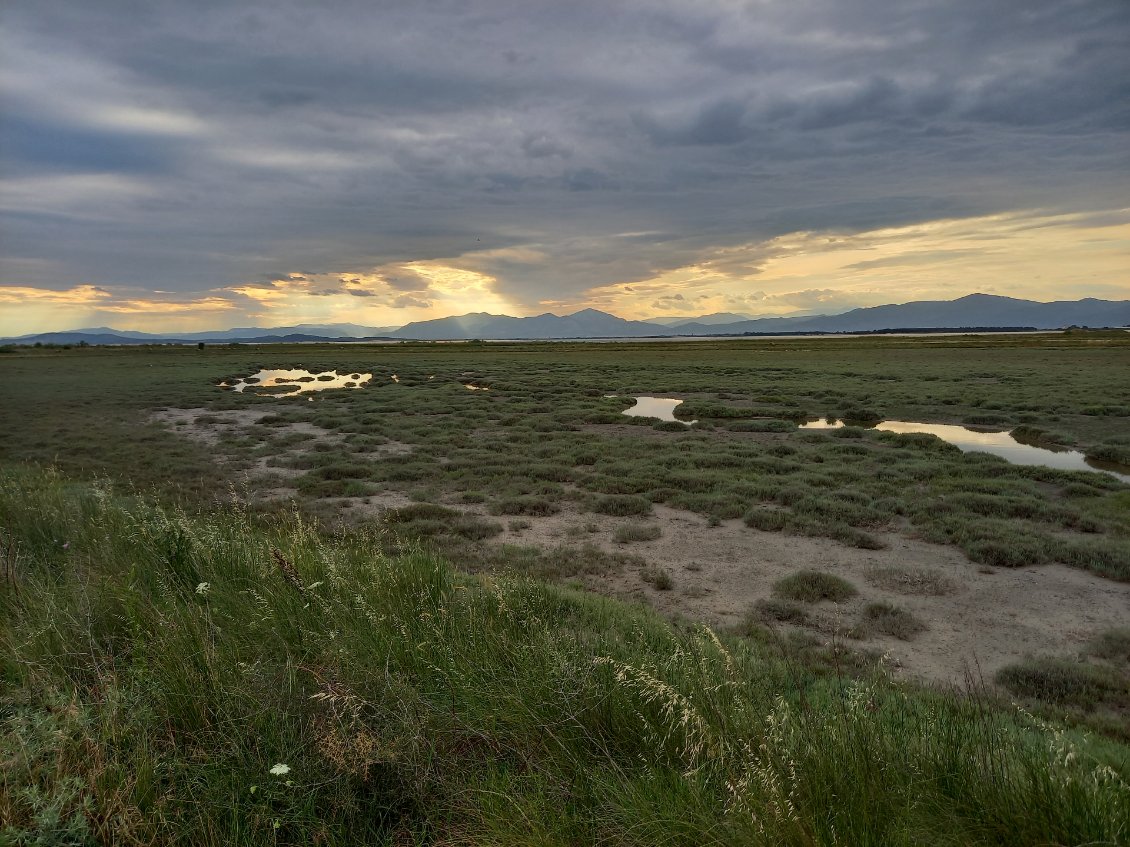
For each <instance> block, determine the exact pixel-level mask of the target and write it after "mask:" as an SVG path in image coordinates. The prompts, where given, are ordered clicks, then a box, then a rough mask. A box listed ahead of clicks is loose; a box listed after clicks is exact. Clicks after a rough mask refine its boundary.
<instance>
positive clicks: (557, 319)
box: [0, 294, 1130, 344]
mask: <svg viewBox="0 0 1130 847" xmlns="http://www.w3.org/2000/svg"><path fill="white" fill-rule="evenodd" d="M725 317H729V315H727V314H726V313H719V314H715V315H705V316H703V317H702V318H697V319H694V320H693V321H692V322H690V323H682V324H679V325H677V326H661V325H657V324H655V323H650V322H648V321H629V320H625V319H623V318H618V317H616V316H615V315H610V314H608V313H607V312H601V311H598V310H597V309H583V310H581V311H579V312H575V313H574V314H571V315H554V314H551V313H549V312H546V313H545V314H543V315H535V316H533V317H528V318H515V317H511V316H509V315H492V314H490V313H488V312H472V313H470V314H467V315H457V316H453V317H448V318H439V319H437V320H431V321H417V322H414V323H410V324H407V325H406V326H403V327H401V328H400V329H393V328H391V327H366V326H361V325H358V324H299V325H297V326H284V327H269V328H264V327H240V328H235V329H224V330H214V331H211V332H193V333H180V334H175V335H173V334H170V335H157V334H152V333H144V332H134V331H130V330H116V329H112V328H110V327H92V328H89V329H82V330H72V331H69V332H46V333H39V334H35V335H24V336H20V337H19V338H8V339H0V342H9V343H12V342H15V343H18V344H34V343H36V342H40V343H43V344H79V343H81V342H83V341H85V342H86V343H87V344H168V343H173V344H189V343H195V342H198V341H207V342H211V343H225V342H233V341H238V342H244V343H256V342H258V343H268V342H275V343H278V342H299V341H306V342H314V341H337V340H343V341H346V340H354V339H374V338H398V339H404V340H408V339H418V340H422V341H438V340H447V339H468V338H485V339H500V338H517V339H538V338H643V337H649V336H650V337H655V336H669V335H670V336H676V335H741V334H743V333H779V332H871V331H876V330H890V329H926V328H931V329H962V328H975V327H1035V328H1037V329H1059V328H1062V327H1067V326H1089V327H1106V326H1130V300H1096V299H1094V298H1086V299H1084V300H1062V301H1057V302H1054V303H1038V302H1035V301H1032V300H1018V299H1016V298H1013V297H999V296H996V295H993V294H970V295H968V296H966V297H960V298H958V299H957V300H923V301H918V302H914V303H903V304H900V305H889V306H872V307H869V308H864V309H853V310H852V311H850V312H845V313H843V314H842V315H809V316H805V317H799V318H757V319H752V320H739V321H733V322H730V323H714V322H712V321H713V320H715V319H722V318H725ZM708 321H710V322H708Z"/></svg>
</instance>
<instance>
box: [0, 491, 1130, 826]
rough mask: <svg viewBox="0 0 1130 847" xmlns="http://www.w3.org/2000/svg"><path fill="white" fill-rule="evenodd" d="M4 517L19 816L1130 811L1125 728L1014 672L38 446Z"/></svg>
mask: <svg viewBox="0 0 1130 847" xmlns="http://www.w3.org/2000/svg"><path fill="white" fill-rule="evenodd" d="M407 514H408V515H410V516H411V517H410V519H411V520H449V519H452V518H453V516H451V515H447V514H446V513H439V512H434V511H430V510H426V509H425V510H422V511H417V512H412V511H408V513H407ZM404 515H405V512H404V511H401V512H400V516H401V517H402V518H403V517H404ZM396 522H397V521H394V523H396ZM0 526H3V527H4V532H5V534H6V537H5V539H4V544H3V545H0V549H3V550H4V577H5V579H4V582H3V588H2V590H0V604H2V608H3V615H2V617H0V719H2V720H3V724H4V732H3V734H2V735H0V761H3V763H4V764H3V768H2V769H0V821H2V822H3V823H2V826H3V827H4V829H3V835H2V837H3V838H4V839H5V840H6V841H7V842H10V843H17V844H19V843H40V844H51V843H57V844H64V843H65V844H76V843H88V842H101V843H115V844H126V843H139V844H145V843H164V844H185V845H188V844H191V845H240V844H248V845H250V844H255V845H259V844H296V845H297V844H311V843H318V844H326V845H335V844H341V845H345V844H350V845H353V844H401V843H420V844H424V843H434V844H439V843H448V844H450V843H460V844H484V843H490V844H529V843H544V844H592V843H615V844H627V845H650V844H656V843H663V844H667V845H679V844H686V845H700V844H703V843H710V844H718V845H724V844H734V845H746V844H766V845H768V844H773V845H810V844H831V843H843V844H905V845H911V844H922V843H932V844H969V845H996V844H1006V843H1008V844H1012V843H1016V844H1082V843H1117V842H1119V841H1120V840H1122V839H1123V838H1124V837H1125V834H1126V833H1127V832H1128V831H1130V788H1128V787H1127V781H1128V780H1130V755H1128V753H1130V751H1128V750H1127V748H1126V747H1125V746H1122V745H1119V744H1117V743H1115V742H1112V741H1107V740H1102V739H1097V738H1094V737H1087V736H1084V735H1082V734H1079V733H1073V732H1070V731H1064V730H1063V729H1062V728H1060V727H1056V726H1054V725H1046V724H1044V723H1043V722H1041V721H1037V720H1035V719H1033V718H1030V717H1028V716H1027V715H1026V714H1025V713H1023V712H1019V711H1016V710H1014V709H1011V708H1009V707H1007V706H1005V705H1002V704H996V703H994V702H993V701H991V700H989V699H985V698H984V697H983V696H973V697H958V696H953V695H945V694H941V693H937V692H930V691H926V690H916V689H913V688H907V687H903V686H896V685H894V684H892V683H891V682H889V681H888V680H886V679H884V678H882V677H869V676H863V677H862V678H854V679H853V678H852V677H851V676H845V675H843V674H842V673H841V674H835V673H832V674H828V673H826V672H821V671H813V670H806V669H805V668H804V666H803V665H798V664H796V663H795V662H792V661H785V660H784V659H783V658H782V655H781V653H780V652H778V651H777V650H775V649H774V648H773V647H772V646H771V645H769V644H767V643H763V642H762V641H759V640H757V639H753V638H748V639H740V638H739V639H733V640H731V639H729V638H719V637H718V636H716V635H714V634H713V633H711V632H710V631H709V630H704V629H701V628H691V629H685V630H684V629H681V628H675V627H673V626H672V625H670V624H668V623H665V622H663V621H661V620H660V619H659V618H657V617H656V616H654V615H653V614H650V613H647V612H645V611H642V610H639V609H635V608H632V607H627V606H624V605H620V604H618V603H616V602H613V601H610V600H604V599H600V598H596V597H593V596H588V595H584V594H581V593H577V592H573V591H570V590H567V589H564V588H560V587H554V586H550V585H546V584H544V583H541V582H536V581H530V580H526V579H521V578H501V577H488V576H479V577H475V576H469V575H466V574H460V573H457V572H455V571H453V570H451V569H450V568H449V567H448V566H447V565H445V564H444V563H443V562H441V561H439V560H437V559H435V558H434V557H432V556H430V555H427V554H424V553H421V552H408V553H406V554H404V555H401V556H398V557H388V556H385V555H382V554H380V553H378V552H375V549H374V538H373V537H371V536H370V535H367V534H365V533H343V534H339V535H338V536H337V537H335V538H328V537H326V536H324V535H322V534H320V533H319V532H317V531H316V530H315V528H314V527H313V526H311V525H310V524H309V523H306V522H304V521H302V520H298V519H295V518H294V517H293V516H291V517H287V518H285V519H275V518H273V517H271V516H266V517H258V516H256V515H254V514H248V513H245V512H243V511H241V510H239V509H233V508H231V507H228V508H225V509H222V510H218V511H213V510H210V509H208V510H201V511H199V512H198V513H197V514H195V515H190V514H187V513H185V512H183V511H180V510H176V509H172V508H168V507H160V506H157V505H155V504H153V503H151V502H148V501H147V500H145V499H143V498H138V497H122V496H120V495H118V494H116V493H115V492H114V491H113V490H111V488H110V487H109V486H107V485H104V484H97V485H93V486H92V485H88V484H85V483H74V482H71V481H69V480H68V479H66V478H64V477H61V476H58V475H51V474H45V473H41V472H37V471H32V470H12V469H10V470H7V471H5V472H3V476H2V477H0ZM155 633H159V637H154V634H155ZM1104 690H1105V689H1104ZM1088 691H1090V689H1088ZM1068 696H1073V695H1068ZM1088 696H1091V695H1090V694H1088ZM1102 696H1104V697H1105V696H1106V695H1105V694H1103V695H1102Z"/></svg>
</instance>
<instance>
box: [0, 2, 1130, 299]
mask: <svg viewBox="0 0 1130 847" xmlns="http://www.w3.org/2000/svg"><path fill="white" fill-rule="evenodd" d="M0 24H2V26H3V34H2V36H0V39H2V42H0V47H2V48H3V49H2V50H0V71H2V74H0V79H2V85H3V91H4V94H5V107H4V110H5V119H4V121H3V124H2V125H0V133H2V135H3V146H2V148H0V155H2V156H3V161H2V162H0V165H2V168H0V171H2V173H3V174H4V175H5V177H6V179H8V180H9V181H11V185H12V186H14V189H13V190H11V191H10V192H9V197H12V198H15V199H10V200H7V201H6V202H5V203H4V214H5V218H4V223H3V226H4V237H5V243H6V244H7V248H6V252H7V254H8V255H10V256H13V257H21V259H29V258H42V259H48V258H49V259H51V260H52V265H51V268H50V270H45V271H41V272H40V276H38V277H35V278H34V279H32V278H28V277H21V279H22V280H23V281H26V282H31V283H34V284H37V285H46V286H52V287H65V286H68V285H71V284H74V282H75V281H76V280H82V281H85V282H91V283H96V284H103V285H115V284H131V285H149V286H152V287H155V288H163V289H166V290H183V291H189V290H202V289H204V288H209V287H214V286H221V285H225V284H231V283H234V282H236V281H239V280H249V279H261V278H263V275H264V274H271V273H272V272H275V271H277V269H278V268H280V267H281V268H290V267H293V268H300V267H317V268H320V269H322V270H321V273H364V272H366V271H367V270H368V269H371V268H374V267H378V266H380V267H385V268H387V267H390V266H395V264H396V263H398V262H407V261H414V260H428V259H435V260H452V259H455V258H459V259H460V262H459V264H460V266H461V267H474V268H476V269H478V270H480V271H482V272H484V273H489V274H492V275H495V276H497V277H498V278H499V285H500V288H501V290H502V291H503V292H504V293H505V294H506V295H507V296H509V297H511V298H512V299H513V300H514V301H515V302H517V303H521V304H528V305H530V306H531V307H532V306H534V305H536V303H537V302H538V301H539V300H543V299H562V298H564V297H567V296H568V295H570V294H578V293H579V292H581V291H583V290H584V289H587V288H589V287H591V286H597V285H602V284H605V283H608V282H613V281H626V280H632V279H641V278H646V277H648V276H650V275H654V274H656V273H658V272H661V271H663V270H665V269H670V268H674V267H679V266H682V265H686V264H690V263H693V262H695V261H696V260H697V258H698V257H699V256H700V255H703V254H704V253H705V252H707V251H709V250H711V249H713V248H717V247H725V246H727V245H732V244H738V243H747V242H752V241H757V240H758V239H768V238H772V237H774V236H776V235H780V234H782V233H786V232H790V231H796V230H822V229H838V230H844V231H854V230H861V229H865V228H868V227H873V226H894V225H899V224H905V223H909V222H915V221H923V220H929V219H933V218H938V217H944V216H953V215H967V214H968V215H975V214H984V213H989V212H995V211H1002V210H1008V209H1016V208H1037V207H1038V208H1041V209H1044V210H1049V211H1076V210H1085V211H1089V210H1101V209H1106V208H1113V207H1118V206H1121V205H1124V203H1125V196H1126V189H1127V187H1128V186H1127V183H1128V180H1127V173H1128V170H1127V165H1128V158H1127V155H1126V152H1125V151H1126V150H1127V149H1130V144H1127V138H1126V134H1127V130H1128V128H1130V107H1128V106H1127V104H1128V103H1130V51H1127V50H1126V49H1125V45H1126V44H1127V43H1128V41H1130V4H1128V3H1126V2H1125V0H1078V2H1069V3H1068V2H1059V0H1055V1H1054V2H1053V0H1045V1H1044V2H1039V0H1037V2H1032V1H1031V0H1026V2H1012V1H1011V0H1001V2H994V3H984V2H983V0H937V2H924V0H923V2H890V3H878V2H865V0H810V2H801V3H783V2H782V3H769V2H752V3H749V4H744V5H742V4H735V3H730V2H716V3H711V2H685V3H675V2H666V3H661V2H655V3H647V2H639V3H618V4H609V3H604V2H601V3H596V2H592V3H584V2H577V3H554V4H549V3H528V2H517V0H515V2H494V3H490V2H479V3H476V2H457V0H451V2H435V3H427V4H416V3H372V2H360V0H358V1H357V2H335V3H329V4H327V5H325V6H315V5H314V4H309V3H301V2H297V0H293V2H286V1H285V0H284V2H270V3H268V2H255V0H251V2H243V3H238V4H232V3H228V2H194V3H183V2H178V3H173V2H164V0H155V1H154V2H147V3H136V2H124V0H122V2H116V0H102V2H98V3H75V2H73V0H34V2H33V0H14V2H11V3H8V4H6V6H5V11H4V12H3V13H2V17H0ZM62 177H67V178H66V179H64V178H62ZM83 179H86V181H85V182H83V181H82V180H83ZM25 198H26V199H25ZM519 248H521V249H519ZM25 266H27V265H26V262H25V264H21V265H19V266H18V268H21V269H22V268H24V267H25ZM12 267H13V268H16V267H17V266H16V265H13V266H12ZM753 270H756V268H755V267H754V268H753ZM15 272H16V271H15V270H12V271H6V272H5V276H4V278H3V279H4V280H5V281H8V279H9V277H10V275H11V274H12V273H15ZM19 272H20V273H25V271H23V270H20V271H19ZM386 276H387V275H386ZM11 281H12V282H13V283H14V282H16V281H17V280H11ZM387 281H388V284H389V285H390V286H391V287H392V288H395V289H398V290H401V291H404V292H406V293H405V294H404V299H405V303H406V304H407V305H417V304H419V303H424V302H430V301H427V300H426V299H424V298H421V297H418V296H414V295H413V294H412V292H417V291H421V290H424V289H426V287H427V286H426V285H425V284H423V283H421V282H420V281H419V280H418V279H417V278H416V277H415V276H414V275H413V274H411V273H409V272H405V273H404V274H403V275H399V274H398V275H396V276H395V278H390V279H388V280H387ZM351 293H355V294H356V293H357V291H355V290H354V291H351ZM358 296H364V295H363V294H358ZM408 301H412V303H411V304H409V303H408ZM657 302H658V301H657Z"/></svg>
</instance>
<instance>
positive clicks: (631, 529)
mask: <svg viewBox="0 0 1130 847" xmlns="http://www.w3.org/2000/svg"><path fill="white" fill-rule="evenodd" d="M661 535H663V530H662V529H660V528H659V527H658V526H656V525H655V524H642V523H630V524H625V525H624V526H621V527H618V528H617V529H616V531H615V532H614V533H612V540H613V541H615V542H616V543H617V544H631V543H632V542H635V541H655V539H657V538H659V537H660V536H661Z"/></svg>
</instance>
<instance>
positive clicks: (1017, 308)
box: [673, 294, 1130, 335]
mask: <svg viewBox="0 0 1130 847" xmlns="http://www.w3.org/2000/svg"><path fill="white" fill-rule="evenodd" d="M1073 325H1074V326H1091V327H1101V326H1130V301H1127V300H1096V299H1094V298H1086V299H1084V300H1061V301H1057V302H1053V303H1038V302H1035V301H1032V300H1018V299H1016V298H1013V297H999V296H997V295H994V294H970V295H968V296H966V297H960V298H958V299H957V300H922V301H917V302H913V303H903V304H900V305H890V306H872V307H869V308H864V309H853V310H852V311H850V312H845V313H843V314H842V315H815V316H811V317H802V318H761V319H758V320H751V321H738V322H736V323H730V324H721V325H714V326H710V325H706V324H684V325H682V326H679V327H677V328H674V329H673V331H674V332H676V333H678V334H680V335H714V334H717V333H725V334H740V333H746V332H770V333H772V332H871V331H875V330H884V329H899V328H926V327H929V328H933V329H956V328H962V327H994V326H996V327H1005V326H1008V327H1022V326H1023V327H1035V328H1036V329H1060V328H1062V327H1066V326H1073Z"/></svg>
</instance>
